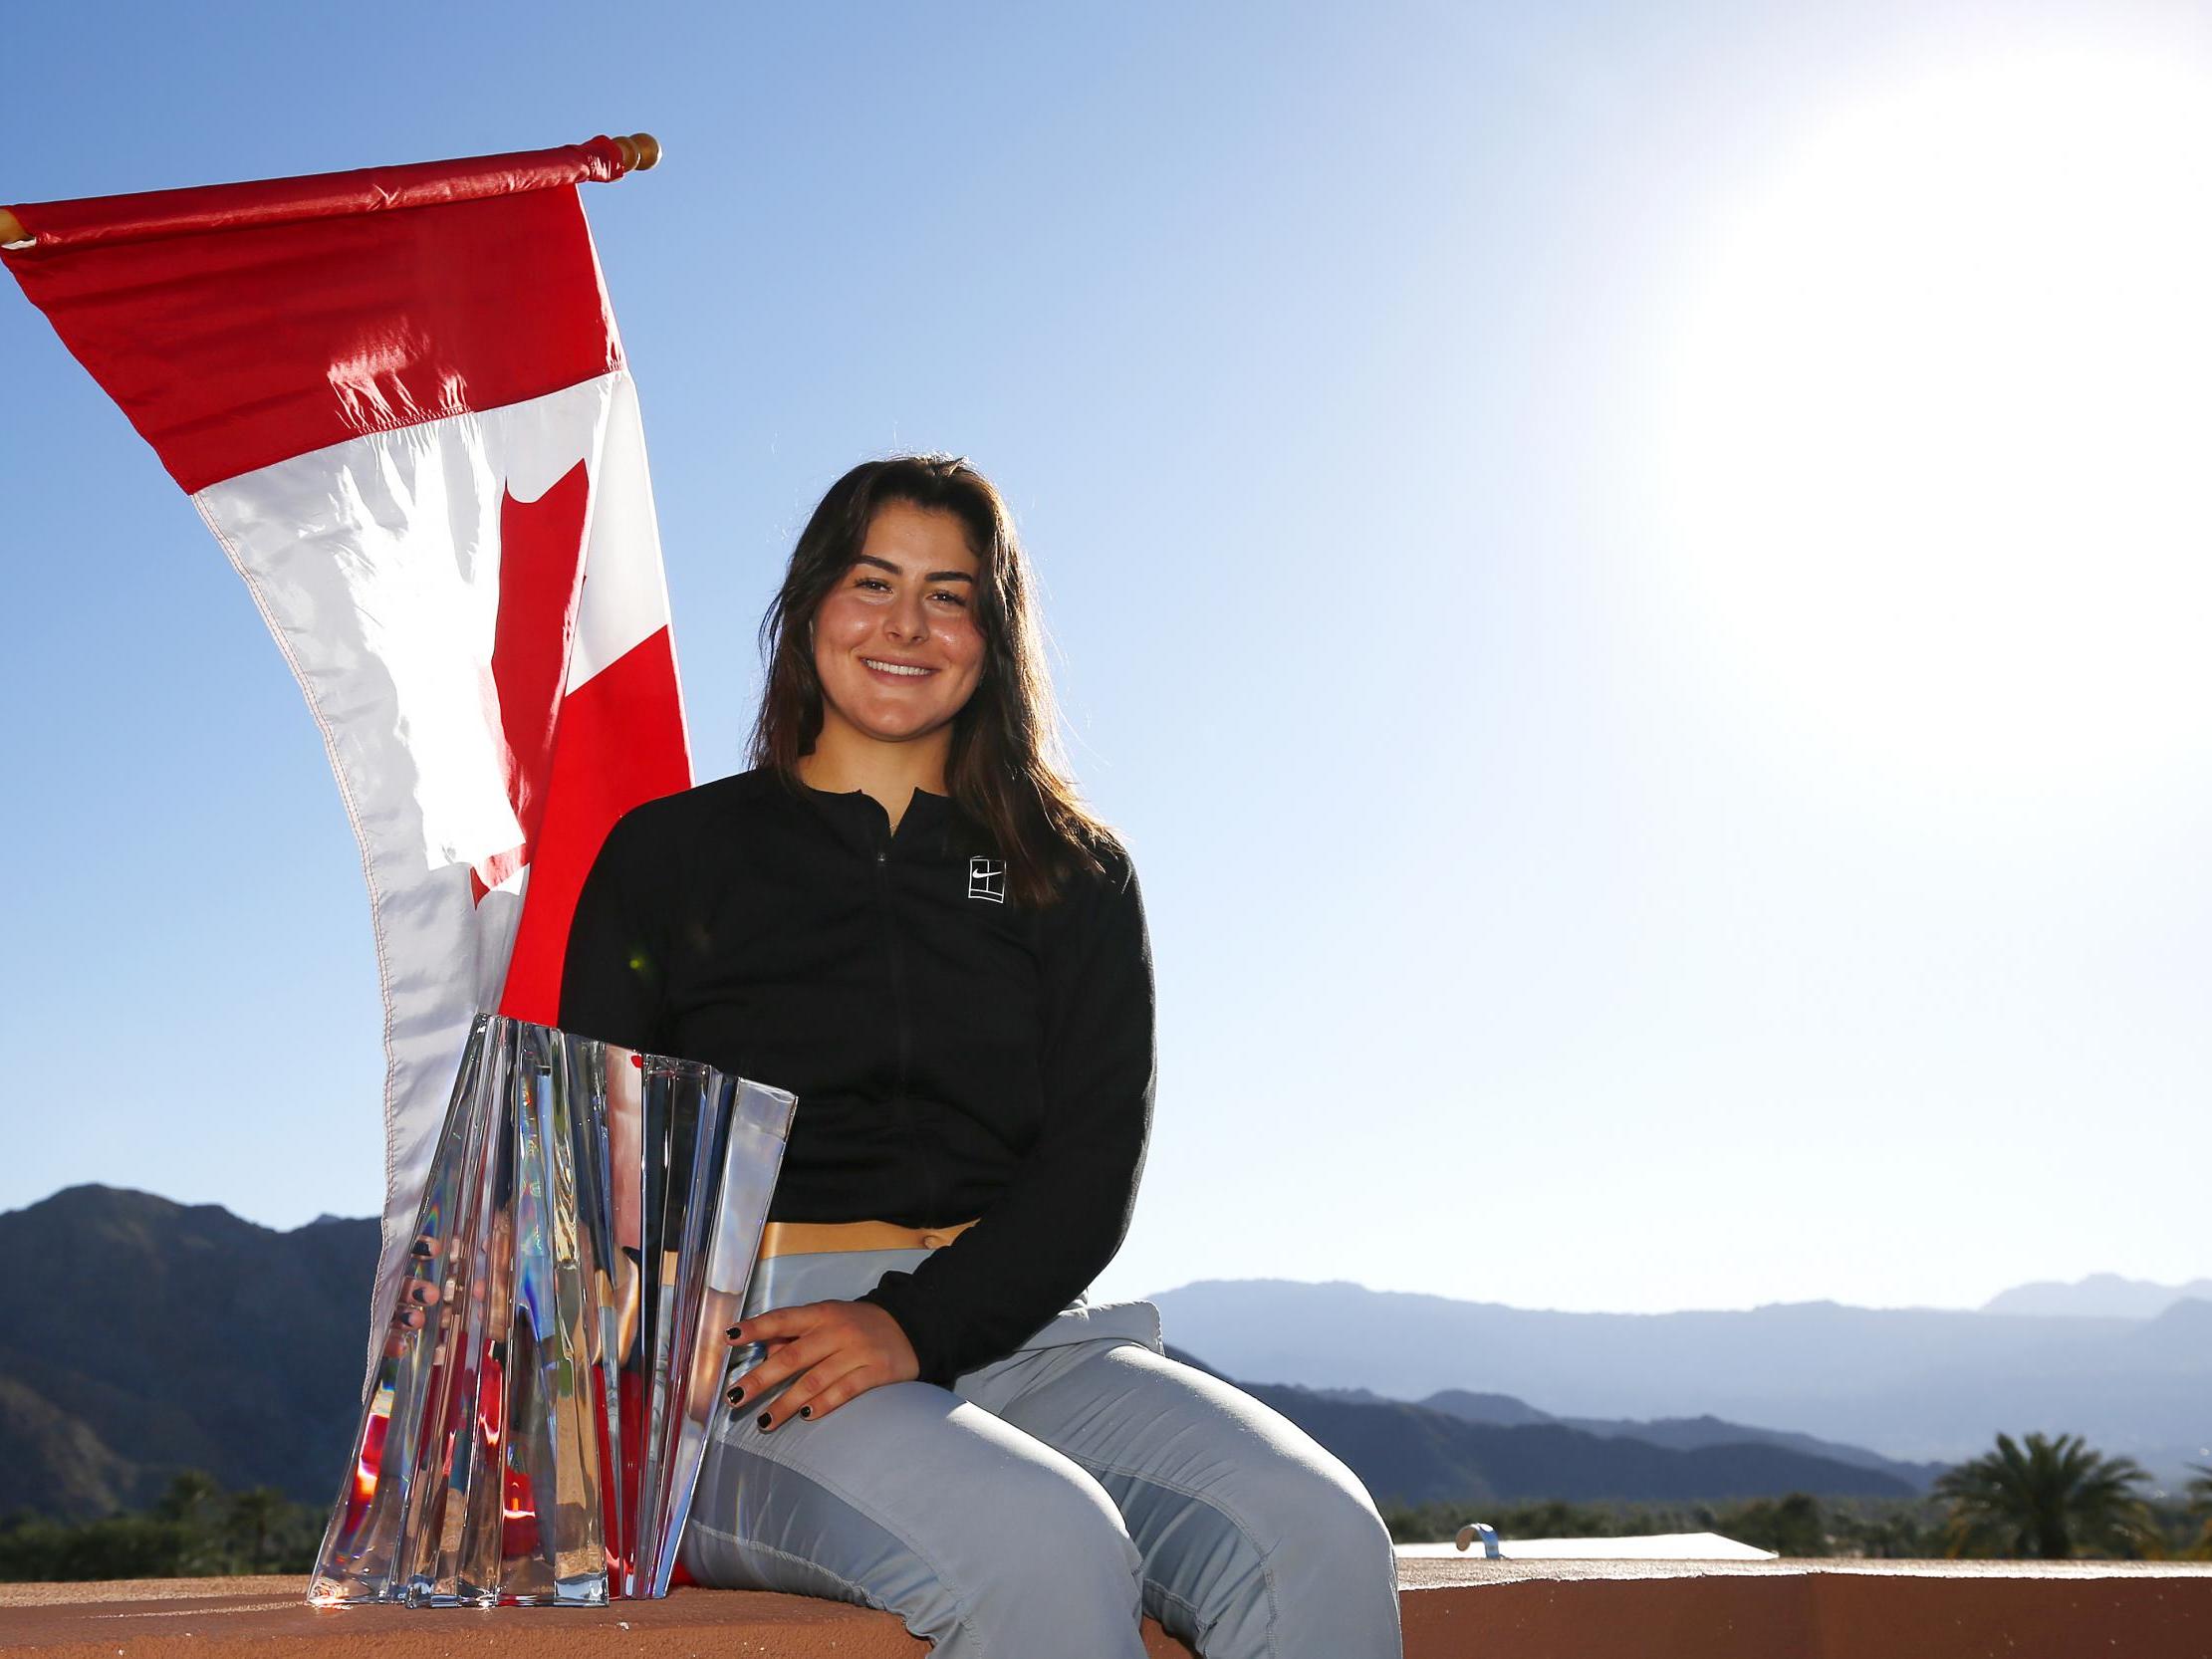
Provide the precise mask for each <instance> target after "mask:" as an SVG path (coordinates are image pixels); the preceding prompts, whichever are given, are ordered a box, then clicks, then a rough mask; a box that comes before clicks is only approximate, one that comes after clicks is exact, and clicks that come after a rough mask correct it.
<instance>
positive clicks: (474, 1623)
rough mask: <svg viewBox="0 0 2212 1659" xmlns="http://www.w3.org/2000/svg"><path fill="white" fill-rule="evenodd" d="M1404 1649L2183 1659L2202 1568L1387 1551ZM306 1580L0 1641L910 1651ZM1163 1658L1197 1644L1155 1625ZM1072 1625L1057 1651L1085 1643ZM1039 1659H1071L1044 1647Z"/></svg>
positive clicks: (786, 1610)
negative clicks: (315, 1593) (357, 1595)
mask: <svg viewBox="0 0 2212 1659" xmlns="http://www.w3.org/2000/svg"><path fill="white" fill-rule="evenodd" d="M1398 1582H1399V1586H1400V1600H1399V1605H1400V1607H1401V1609H1402V1611H1403V1617H1404V1625H1405V1652H1406V1659H1461V1656H1473V1655H1480V1654H1485V1653H1499V1654H1512V1655H1513V1656H1514V1659H1675V1656H1679V1659H1860V1656H1864V1659H1921V1656H1928V1659H1936V1656H1952V1655H1956V1656H1958V1659H1969V1656H1972V1659H1980V1656H1982V1655H1985V1654H1997V1653H2002V1654H2004V1655H2005V1656H2006V1659H2083V1656H2084V1655H2087V1654H2090V1653H2115V1654H2122V1655H2126V1656H2128V1659H2188V1656H2197V1655H2205V1654H2212V1566H2198V1565H2188V1564H2178V1563H2167V1562H2088V1561H2080V1562H2058V1563H2050V1564H2044V1563H2038V1562H2020V1561H2002V1562H2000V1561H1838V1560H1820V1561H1505V1560H1497V1561H1485V1560H1475V1559H1467V1560H1456V1559H1426V1560H1422V1559H1411V1560H1401V1561H1400V1562H1399V1564H1398ZM306 1593H307V1581H306V1580H305V1579H304V1578H168V1579H136V1580H128V1581H123V1582H119V1583H99V1584H0V1649H11V1650H22V1651H25V1652H27V1653H33V1654H36V1655H37V1656H38V1659H295V1656H297V1659H346V1656H348V1655H350V1654H352V1653H354V1652H356V1651H358V1650H359V1649H360V1648H361V1647H362V1646H372V1647H373V1648H374V1650H375V1653H376V1656H377V1659H599V1656H601V1655H610V1656H615V1659H696V1656H699V1655H703V1654H713V1655H716V1656H720V1655H733V1656H734V1655H740V1654H758V1655H774V1656H776V1659H817V1656H821V1659H828V1656H831V1655H835V1656H836V1659H913V1656H914V1655H918V1654H923V1653H926V1652H927V1651H928V1650H927V1648H926V1647H925V1645H924V1644H922V1643H921V1642H918V1641H916V1640H914V1638H912V1637H911V1636H909V1635H907V1634H906V1632H905V1631H904V1629H903V1628H901V1627H900V1625H899V1624H898V1622H897V1620H895V1619H894V1618H892V1617H891V1616H890V1615H889V1614H887V1613H878V1612H871V1611H869V1610H867V1609H865V1608H860V1607H849V1606H845V1605H843V1604H840V1603H837V1602H829V1601H814V1600H809V1599H806V1598H804V1597H799V1596H785V1595H769V1594H763V1593H756V1592H752V1591H744V1590H701V1589H684V1590H678V1591H677V1592H676V1593H675V1594H674V1595H671V1596H670V1597H668V1599H667V1600H665V1601H628V1602H621V1603H618V1604H616V1605H614V1606H612V1607H604V1608H601V1607H594V1608H577V1609H573V1610H563V1611H555V1610H550V1609H549V1610H545V1611H538V1610H525V1609H513V1608H510V1609H504V1610H497V1611H490V1612H461V1611H436V1612H412V1611H409V1610H407V1609H406V1608H403V1607H358V1608H350V1609H342V1610H335V1611H322V1610H318V1609H315V1608H311V1607H309V1606H308V1605H307V1604H306V1602H305V1600H304V1599H303V1598H304V1597H305V1595H306ZM1145 1648H1146V1651H1147V1652H1148V1653H1150V1654H1152V1655H1155V1656H1157V1659H1178V1656H1180V1659H1187V1655H1188V1650H1187V1649H1186V1648H1184V1647H1183V1646H1182V1644H1181V1643H1179V1642H1176V1641H1174V1640H1173V1639H1172V1638H1170V1637H1168V1636H1166V1635H1164V1634H1163V1633H1162V1632H1161V1631H1160V1630H1159V1628H1158V1627H1157V1626H1156V1625H1153V1624H1150V1623H1147V1624H1146V1625H1145ZM1082 1655H1083V1649H1082V1646H1081V1643H1080V1641H1079V1640H1075V1639H1071V1641H1070V1643H1069V1647H1068V1653H1067V1655H1066V1659H1082ZM1035 1659H1062V1656H1059V1655H1040V1656H1035Z"/></svg>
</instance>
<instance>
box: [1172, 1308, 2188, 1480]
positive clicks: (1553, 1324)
mask: <svg viewBox="0 0 2212 1659" xmlns="http://www.w3.org/2000/svg"><path fill="white" fill-rule="evenodd" d="M1151 1300H1152V1301H1153V1302H1155V1303H1157V1304H1158V1305H1159V1308H1160V1311H1161V1314H1162V1316H1163V1318H1164V1321H1165V1326H1166V1329H1167V1331H1168V1333H1169V1334H1170V1335H1171V1336H1173V1338H1174V1339H1175V1340H1176V1341H1177V1342H1178V1343H1180V1344H1183V1345H1184V1346H1187V1347H1190V1348H1194V1349H1196V1350H1197V1351H1199V1352H1201V1353H1203V1354H1205V1355H1206V1357H1207V1358H1208V1359H1209V1360H1211V1361H1212V1362H1213V1363H1215V1364H1217V1365H1219V1366H1221V1367H1223V1368H1224V1369H1226V1370H1227V1371H1228V1372H1229V1373H1230V1374H1232V1375H1235V1376H1239V1377H1268V1378H1272V1379H1275V1380H1278V1381H1282V1382H1289V1383H1296V1384H1299V1385H1301V1386H1304V1387H1309V1388H1364V1389H1370V1390H1372V1391H1374V1392H1375V1393H1377V1394H1381V1395H1384V1396H1387V1397H1390V1398H1394V1399H1400V1400H1422V1399H1426V1398H1429V1397H1430V1396H1432V1395H1434V1394H1436V1393H1437V1392H1439V1391H1440V1390H1445V1389H1463V1390H1481V1391H1483V1392H1486V1393H1491V1394H1504V1395H1510V1396H1512V1397H1513V1398H1515V1399H1516V1400H1522V1401H1528V1400H1541V1401H1542V1402H1544V1408H1545V1410H1546V1411H1547V1412H1548V1413H1556V1414H1557V1415H1558V1417H1559V1418H1560V1419H1561V1421H1562V1422H1564V1423H1569V1424H1573V1423H1576V1422H1579V1421H1583V1420H1589V1419H1599V1420H1604V1421H1608V1422H1618V1421H1620V1420H1622V1419H1636V1420H1643V1421H1644V1422H1645V1423H1646V1424H1647V1425H1648V1423H1649V1422H1650V1420H1654V1419H1661V1420H1664V1419H1695V1418H1698V1417H1702V1416H1704V1415H1706V1414H1708V1413H1710V1414H1712V1415H1714V1416H1717V1417H1720V1418H1723V1419H1725V1420H1726V1421H1727V1422H1728V1423H1731V1424H1747V1423H1764V1424H1789V1425H1791V1427H1792V1428H1793V1429H1796V1430H1798V1431H1800V1432H1801V1433H1803V1434H1805V1435H1807V1436H1817V1437H1819V1438H1818V1440H1816V1441H1813V1442H1811V1443H1810V1444H1808V1443H1806V1442H1796V1441H1787V1440H1785V1441H1781V1442H1777V1444H1783V1445H1793V1446H1796V1447H1797V1449H1799V1450H1811V1449H1812V1448H1813V1447H1817V1446H1818V1445H1820V1444H1821V1443H1822V1442H1827V1443H1830V1444H1832V1445H1833V1444H1834V1443H1838V1442H1841V1443H1843V1444H1844V1445H1847V1446H1853V1447H1866V1448H1869V1449H1871V1450H1873V1451H1875V1452H1878V1453H1880V1454H1881V1455H1882V1456H1884V1457H1885V1458H1889V1459H1897V1460H1905V1461H1909V1462H1915V1463H1921V1462H1931V1461H1940V1462H1953V1461H1956V1460H1958V1459H1960V1458H1962V1457H1968V1456H1972V1455H1974V1454H1976V1453H1979V1452H1980V1451H1982V1450H1983V1449H1984V1448H1986V1447H1987V1446H1988V1445H1989V1444H1990V1442H1991V1440H1992V1439H1993V1438H1994V1437H1995V1436H1996V1434H1997V1433H1998V1431H2000V1430H2005V1431H2008V1432H2011V1433H2014V1434H2020V1433H2025V1432H2027V1431H2029V1430H2043V1431H2046V1432H2052V1433H2079V1434H2082V1435H2085V1436H2087V1437H2088V1439H2089V1443H2090V1444H2091V1445H2093V1446H2095V1447H2097V1448H2098V1449H2099V1450H2101V1451H2105V1452H2110V1453H2116V1454H2124V1455H2127V1456H2131V1457H2134V1458H2136V1459H2138V1460H2139V1461H2141V1462H2142V1463H2143V1464H2144V1465H2145V1466H2146V1467H2147V1468H2149V1469H2150V1470H2151V1471H2152V1473H2153V1474H2154V1475H2156V1476H2159V1477H2160V1478H2162V1479H2171V1478H2174V1477H2177V1476H2179V1475H2180V1474H2181V1472H2182V1471H2183V1469H2184V1467H2185V1466H2186V1465H2188V1464H2190V1463H2202V1462H2204V1461H2205V1456H2204V1452H2203V1451H2202V1448H2203V1447H2205V1446H2206V1445H2207V1444H2212V1303H2208V1302H2202V1301H2197V1300H2194V1299H2191V1300H2186V1301H2183V1302H2180V1303H2175V1304H2173V1305H2172V1306H2171V1307H2169V1308H2168V1309H2166V1311H2165V1312H2164V1313H2162V1314H2160V1315H2159V1316H2158V1317H2157V1318H2155V1319H2151V1320H2147V1321H2146V1320H2143V1319H2139V1318H2114V1317H2102V1316H2090V1315H2063V1316H2062V1315H2045V1316H2032V1315H2022V1314H2004V1315H1992V1314H1989V1313H1984V1312H1980V1311H1966V1310H1944V1309H1936V1308H1866V1307H1845V1306H1841V1305H1839V1304H1837V1303H1792V1304H1785V1305H1779V1306H1771V1307H1760V1308H1755V1309H1752V1310H1751V1311H1748V1312H1686V1313H1656V1314H1620V1313H1559V1312H1545V1311H1532V1310H1527V1309H1522V1308H1515V1307H1505V1306H1500V1305H1498V1304H1496V1303H1473V1302H1458V1301H1454V1300H1452V1299H1450V1298H1447V1297H1431V1296H1412V1295H1406V1294H1403V1293H1395V1292H1378V1291H1368V1290H1365V1289H1363V1288H1361V1287H1360V1286H1357V1285H1349V1284H1342V1283H1338V1284H1326V1285H1311V1284H1302V1283H1297V1282H1294V1281H1287V1280H1237V1281H1219V1280H1215V1281H1205V1282H1201V1283H1199V1284H1194V1285H1186V1286H1184V1287H1182V1288H1181V1289H1179V1290H1173V1291H1165V1292H1161V1293H1159V1294H1158V1295H1156V1296H1154V1297H1153V1298H1152V1299H1151ZM1316 1330H1326V1331H1329V1332H1330V1333H1331V1340H1329V1341H1328V1342H1326V1343H1321V1342H1314V1341H1312V1340H1311V1339H1310V1338H1309V1335H1308V1333H1309V1332H1312V1331H1316ZM1625 1432H1629V1433H1659V1432H1663V1431H1657V1430H1653V1429H1650V1428H1649V1427H1648V1426H1647V1427H1646V1428H1644V1429H1641V1430H1637V1429H1627V1430H1626V1431H1625Z"/></svg>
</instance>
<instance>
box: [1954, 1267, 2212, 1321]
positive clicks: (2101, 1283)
mask: <svg viewBox="0 0 2212 1659" xmlns="http://www.w3.org/2000/svg"><path fill="white" fill-rule="evenodd" d="M2191 1297H2195V1298H2199V1299H2201V1300H2203V1301H2206V1302H2212V1279H2192V1280H2191V1281H2189V1283H2188V1284H2186V1285H2154V1284H2152V1283H2151V1282H2150V1281H2149V1280H2147V1279H2122V1278H2121V1277H2120V1276H2119V1275H2118V1274H2116V1273H2092V1274H2090V1275H2089V1278H2087V1279H2084V1280H2078V1281H2077V1282H2075V1283H2074V1284H2072V1285H2061V1284H2057V1283H2054V1282H2051V1281H2048V1280H2047V1281H2041V1282H2039V1283H2037V1284H2034V1285H2016V1286H2014V1287H2013V1288H2012V1289H2011V1290H2009V1291H2000V1292H1998V1294H1997V1295H1995V1296H1993V1297H1991V1298H1990V1299H1989V1301H1987V1302H1985V1303H1982V1311H1983V1312H1985V1313H2020V1314H2026V1315H2028V1316H2029V1317H2032V1318H2103V1319H2155V1318H2156V1317H2157V1316H2158V1315H2159V1314H2161V1313H2163V1312H2164V1311H2165V1310H2166V1309H2167V1308H2169V1307H2171V1306H2172V1305H2173V1304H2174V1303H2177V1302H2181V1301H2184V1300H2186V1299H2188V1298H2191Z"/></svg>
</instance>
